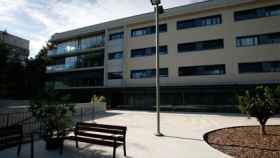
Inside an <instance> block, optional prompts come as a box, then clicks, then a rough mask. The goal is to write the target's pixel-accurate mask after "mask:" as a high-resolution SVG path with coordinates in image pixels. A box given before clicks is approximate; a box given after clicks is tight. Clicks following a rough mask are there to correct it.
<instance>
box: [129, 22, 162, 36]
mask: <svg viewBox="0 0 280 158" xmlns="http://www.w3.org/2000/svg"><path fill="white" fill-rule="evenodd" d="M155 32H156V27H155V26H149V27H144V28H139V29H133V30H131V37H138V36H144V35H150V34H154V33H155ZM159 32H167V24H161V25H159Z"/></svg>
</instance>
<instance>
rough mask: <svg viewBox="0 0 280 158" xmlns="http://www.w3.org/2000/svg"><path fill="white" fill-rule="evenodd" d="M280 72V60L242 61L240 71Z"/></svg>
mask: <svg viewBox="0 0 280 158" xmlns="http://www.w3.org/2000/svg"><path fill="white" fill-rule="evenodd" d="M262 72H280V61H271V62H256V63H240V64H239V73H262Z"/></svg>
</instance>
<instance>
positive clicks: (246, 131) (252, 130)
mask: <svg viewBox="0 0 280 158" xmlns="http://www.w3.org/2000/svg"><path fill="white" fill-rule="evenodd" d="M266 132H267V134H266V135H265V136H263V137H262V136H260V134H259V127H258V126H244V127H232V128H224V129H219V130H215V131H211V132H209V133H207V134H205V136H204V139H205V141H206V142H207V143H208V144H209V145H210V146H212V147H213V148H215V149H217V150H219V151H221V152H223V153H225V154H228V155H230V156H233V157H237V158H245V157H246V158H248V157H252V158H264V157H265V158H278V157H279V158H280V126H267V127H266Z"/></svg>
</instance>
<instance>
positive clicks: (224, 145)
mask: <svg viewBox="0 0 280 158" xmlns="http://www.w3.org/2000/svg"><path fill="white" fill-rule="evenodd" d="M209 144H210V145H211V146H212V145H217V146H223V147H237V148H247V149H254V150H255V149H257V150H264V151H273V152H274V151H280V150H279V149H269V148H260V147H251V146H242V145H234V144H231V145H226V144H218V143H209Z"/></svg>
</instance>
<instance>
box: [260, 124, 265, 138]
mask: <svg viewBox="0 0 280 158" xmlns="http://www.w3.org/2000/svg"><path fill="white" fill-rule="evenodd" d="M260 134H261V136H264V135H266V132H265V124H260Z"/></svg>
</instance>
